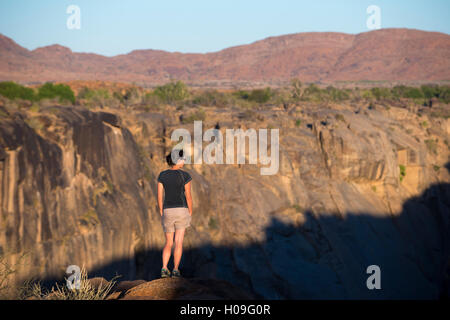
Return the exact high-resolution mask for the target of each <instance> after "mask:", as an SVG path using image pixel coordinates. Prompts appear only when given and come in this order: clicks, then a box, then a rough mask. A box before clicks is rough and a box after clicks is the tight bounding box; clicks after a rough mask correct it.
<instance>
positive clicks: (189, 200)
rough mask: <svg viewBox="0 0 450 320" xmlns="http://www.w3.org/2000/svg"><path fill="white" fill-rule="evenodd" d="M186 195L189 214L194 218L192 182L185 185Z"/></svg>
mask: <svg viewBox="0 0 450 320" xmlns="http://www.w3.org/2000/svg"><path fill="white" fill-rule="evenodd" d="M184 194H185V195H186V202H187V205H188V208H189V214H190V215H191V216H192V195H191V181H189V182H188V183H186V184H185V185H184Z"/></svg>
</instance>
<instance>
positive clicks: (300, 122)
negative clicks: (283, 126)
mask: <svg viewBox="0 0 450 320" xmlns="http://www.w3.org/2000/svg"><path fill="white" fill-rule="evenodd" d="M301 124H302V120H301V119H297V120H295V126H296V127H300V125H301Z"/></svg>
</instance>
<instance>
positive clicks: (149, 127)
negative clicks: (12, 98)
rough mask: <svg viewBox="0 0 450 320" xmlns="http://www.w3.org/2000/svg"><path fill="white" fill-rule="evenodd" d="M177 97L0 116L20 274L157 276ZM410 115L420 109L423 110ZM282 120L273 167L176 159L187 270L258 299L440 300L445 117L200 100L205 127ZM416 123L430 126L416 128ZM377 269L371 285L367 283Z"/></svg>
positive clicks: (7, 228) (6, 206) (1, 166)
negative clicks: (183, 194)
mask: <svg viewBox="0 0 450 320" xmlns="http://www.w3.org/2000/svg"><path fill="white" fill-rule="evenodd" d="M186 112H189V110H188V111H186V110H184V109H182V108H174V107H167V108H165V109H164V110H161V111H157V110H153V111H151V112H143V111H139V110H117V109H115V110H113V109H111V110H104V109H103V110H100V109H99V110H91V111H89V110H86V109H83V108H81V107H62V106H54V107H47V108H43V109H42V110H40V112H38V113H36V112H31V111H15V112H12V111H7V110H6V109H3V111H2V115H3V116H2V118H0V179H1V180H0V208H1V224H0V246H1V252H2V254H3V255H4V256H5V257H7V259H8V261H10V262H14V261H17V259H18V257H20V256H21V254H22V253H27V255H26V256H25V260H22V262H21V267H20V272H19V273H18V274H17V277H16V280H17V281H18V282H20V281H22V280H25V279H29V278H30V277H32V276H38V277H40V278H46V279H56V278H58V279H61V278H62V277H63V276H64V272H65V269H66V267H67V266H68V265H70V264H75V265H79V266H82V265H84V266H86V268H87V269H88V271H89V274H90V275H92V276H103V277H105V278H107V279H108V278H110V277H113V276H114V275H115V274H116V273H117V274H120V275H122V279H125V280H133V279H146V280H151V279H154V278H157V277H158V273H159V269H160V253H161V251H160V250H161V248H162V245H163V232H162V229H161V226H160V217H159V214H158V210H157V204H156V177H157V175H158V173H159V172H160V171H161V170H163V169H165V163H164V157H163V156H164V154H165V153H166V152H167V151H168V150H169V148H170V147H171V146H173V145H174V144H175V142H171V141H170V135H171V133H172V131H173V129H175V128H180V127H183V128H186V129H188V130H190V131H191V132H192V130H193V124H181V123H180V121H179V116H180V115H181V114H184V113H186ZM419 115H420V116H419ZM217 122H219V123H220V127H221V129H220V130H221V131H223V130H225V129H226V128H237V127H239V126H240V127H241V128H243V129H246V128H254V129H258V128H279V129H280V169H279V172H278V173H277V174H276V175H273V176H262V175H260V170H259V169H260V167H261V165H250V164H241V165H238V164H235V165H207V164H202V165H201V164H191V165H186V166H185V168H184V169H185V170H186V171H188V172H189V173H190V174H191V176H192V178H193V185H192V188H193V202H194V214H193V221H192V223H193V225H192V227H191V228H190V229H188V231H187V233H186V238H185V254H184V257H183V261H182V266H181V268H182V272H183V274H184V275H185V276H186V277H200V278H218V279H223V280H226V281H229V282H231V283H233V284H235V285H238V286H239V287H240V288H242V289H243V290H245V291H247V292H249V293H251V294H253V295H254V296H256V297H260V298H269V299H284V298H287V299H299V298H304V299H321V298H437V297H439V296H442V295H444V294H445V293H446V290H448V288H446V285H447V281H448V279H447V278H446V277H448V268H449V265H448V263H449V253H450V251H449V248H450V239H449V236H450V232H449V231H450V230H449V228H450V227H449V226H450V222H449V218H450V216H449V214H450V210H449V208H450V201H449V199H450V188H449V181H450V176H449V173H448V170H449V162H448V161H449V147H448V141H449V137H448V135H449V128H450V120H448V119H443V118H432V117H429V116H428V114H427V112H426V110H419V111H417V110H411V109H408V108H399V107H394V106H392V107H383V106H381V105H377V106H370V108H368V107H367V106H364V105H338V104H336V105H328V106H324V105H313V104H311V105H309V104H308V103H306V104H304V105H298V106H294V107H292V108H291V109H289V110H284V109H279V108H276V107H272V108H262V109H261V110H258V111H256V112H254V113H248V112H247V113H242V111H241V110H237V109H236V110H234V109H220V108H213V107H211V108H207V109H206V120H205V121H204V122H203V131H205V130H206V129H209V128H212V127H214V125H215V124H216V123H217ZM424 123H427V125H424ZM370 265H378V266H379V267H380V269H381V286H382V290H368V289H367V286H366V280H367V278H368V277H369V274H367V273H366V269H367V267H368V266H370Z"/></svg>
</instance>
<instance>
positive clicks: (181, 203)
mask: <svg viewBox="0 0 450 320" xmlns="http://www.w3.org/2000/svg"><path fill="white" fill-rule="evenodd" d="M181 175H183V178H184V184H186V183H188V182H189V181H191V180H192V178H191V175H190V174H189V173H187V172H186V171H183V170H179V169H178V170H172V169H167V170H164V171H161V173H160V174H159V176H158V182H161V183H162V184H163V185H164V204H163V209H166V208H177V207H185V208H187V207H188V206H187V201H186V195H185V194H184V184H183V178H182V177H181Z"/></svg>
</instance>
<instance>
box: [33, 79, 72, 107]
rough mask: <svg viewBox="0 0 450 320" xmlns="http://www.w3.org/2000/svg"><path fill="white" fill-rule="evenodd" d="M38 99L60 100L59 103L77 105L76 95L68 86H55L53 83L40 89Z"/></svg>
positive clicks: (48, 83)
mask: <svg viewBox="0 0 450 320" xmlns="http://www.w3.org/2000/svg"><path fill="white" fill-rule="evenodd" d="M38 98H39V100H41V99H54V98H59V102H71V103H72V104H74V103H75V94H74V93H73V91H72V89H71V88H70V87H69V86H68V85H65V84H53V83H51V82H47V83H45V84H43V85H42V86H41V87H39V89H38Z"/></svg>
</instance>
